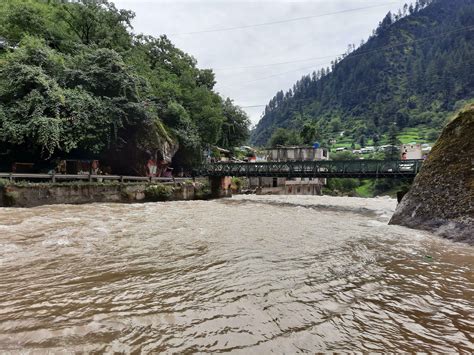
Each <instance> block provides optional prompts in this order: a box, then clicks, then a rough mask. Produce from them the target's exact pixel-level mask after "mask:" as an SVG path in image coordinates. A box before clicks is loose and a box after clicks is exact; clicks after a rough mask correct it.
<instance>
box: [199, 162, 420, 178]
mask: <svg viewBox="0 0 474 355" xmlns="http://www.w3.org/2000/svg"><path fill="white" fill-rule="evenodd" d="M422 163H423V160H344V161H339V160H318V161H286V162H260V163H213V164H207V165H204V166H203V167H202V168H201V171H200V174H201V175H204V176H216V177H217V176H246V177H259V176H261V177H286V178H298V177H301V178H363V179H367V178H403V177H414V176H416V174H418V172H419V171H420V168H421V165H422Z"/></svg>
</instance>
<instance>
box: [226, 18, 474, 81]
mask: <svg viewBox="0 0 474 355" xmlns="http://www.w3.org/2000/svg"><path fill="white" fill-rule="evenodd" d="M472 30H474V26H468V27H462V28H458V29H456V30H452V31H448V32H444V33H442V34H437V35H433V36H427V37H424V38H421V39H418V40H413V41H409V42H404V43H399V44H394V45H388V46H384V47H380V48H377V49H373V50H368V51H365V52H361V53H353V54H351V55H350V56H348V57H346V58H344V60H347V59H349V58H356V57H360V56H363V55H366V54H371V53H374V52H379V51H382V50H387V49H393V48H396V47H401V46H405V45H412V44H414V43H419V42H422V41H426V40H429V39H433V38H440V37H443V36H446V35H449V34H453V33H459V32H462V31H472ZM316 64H322V63H316ZM312 68H314V64H313V65H311V66H310V67H303V68H298V69H293V70H289V71H285V72H281V73H277V74H273V75H269V76H265V77H261V78H257V79H254V80H251V81H248V82H245V83H236V84H229V85H223V87H232V86H239V85H240V86H243V85H247V84H251V83H254V82H257V81H260V80H265V79H270V78H273V77H277V76H280V75H284V74H288V73H293V72H297V71H301V70H306V69H312Z"/></svg>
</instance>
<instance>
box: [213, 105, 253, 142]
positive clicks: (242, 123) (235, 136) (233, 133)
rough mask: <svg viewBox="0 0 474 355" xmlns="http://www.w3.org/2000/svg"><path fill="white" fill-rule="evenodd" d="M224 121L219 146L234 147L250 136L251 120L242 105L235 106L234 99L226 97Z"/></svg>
mask: <svg viewBox="0 0 474 355" xmlns="http://www.w3.org/2000/svg"><path fill="white" fill-rule="evenodd" d="M223 114H224V118H225V120H224V122H223V124H222V131H221V136H220V139H219V141H218V144H219V146H221V147H224V148H228V149H233V148H234V147H237V146H238V145H240V144H241V143H242V142H245V141H246V140H247V139H248V138H249V134H250V132H249V129H248V127H249V126H250V120H249V118H248V117H247V114H246V113H245V112H244V111H242V109H241V108H240V107H237V106H235V105H234V104H233V103H232V100H230V99H226V100H225V101H224V103H223Z"/></svg>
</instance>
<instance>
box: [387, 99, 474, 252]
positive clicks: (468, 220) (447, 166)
mask: <svg viewBox="0 0 474 355" xmlns="http://www.w3.org/2000/svg"><path fill="white" fill-rule="evenodd" d="M390 224H398V225H402V226H406V227H410V228H415V229H424V230H429V231H432V232H434V233H435V234H438V235H440V236H443V237H446V238H449V239H453V240H456V241H463V242H467V243H469V244H472V245H474V105H470V106H469V107H467V108H466V109H465V110H464V111H462V112H461V113H460V114H459V115H458V116H456V118H455V119H453V120H452V121H451V122H450V123H449V124H448V125H447V126H446V128H445V129H444V130H443V133H442V134H441V136H440V138H439V139H438V141H437V142H436V144H435V146H434V147H433V149H432V151H431V153H430V155H429V157H428V159H427V160H426V161H425V162H424V164H423V167H422V169H421V171H420V173H419V174H418V176H417V177H416V178H415V181H414V183H413V186H412V187H411V189H410V191H409V192H408V193H407V194H406V195H405V197H403V200H402V201H401V203H400V204H399V205H398V207H397V209H396V211H395V213H394V215H393V217H392V219H391V220H390Z"/></svg>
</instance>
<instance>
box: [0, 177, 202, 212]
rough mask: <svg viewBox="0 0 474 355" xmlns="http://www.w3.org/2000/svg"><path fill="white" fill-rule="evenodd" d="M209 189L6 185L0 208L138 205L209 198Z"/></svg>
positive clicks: (188, 185)
mask: <svg viewBox="0 0 474 355" xmlns="http://www.w3.org/2000/svg"><path fill="white" fill-rule="evenodd" d="M207 191H208V190H207V186H206V185H204V184H200V183H179V184H176V185H172V184H171V185H164V184H146V183H130V184H120V183H112V184H100V183H71V184H67V183H63V184H26V183H24V184H5V185H3V186H0V207H36V206H41V205H53V204H86V203H95V202H120V203H137V202H147V201H180V200H195V199H206V198H207V197H208V192H207Z"/></svg>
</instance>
